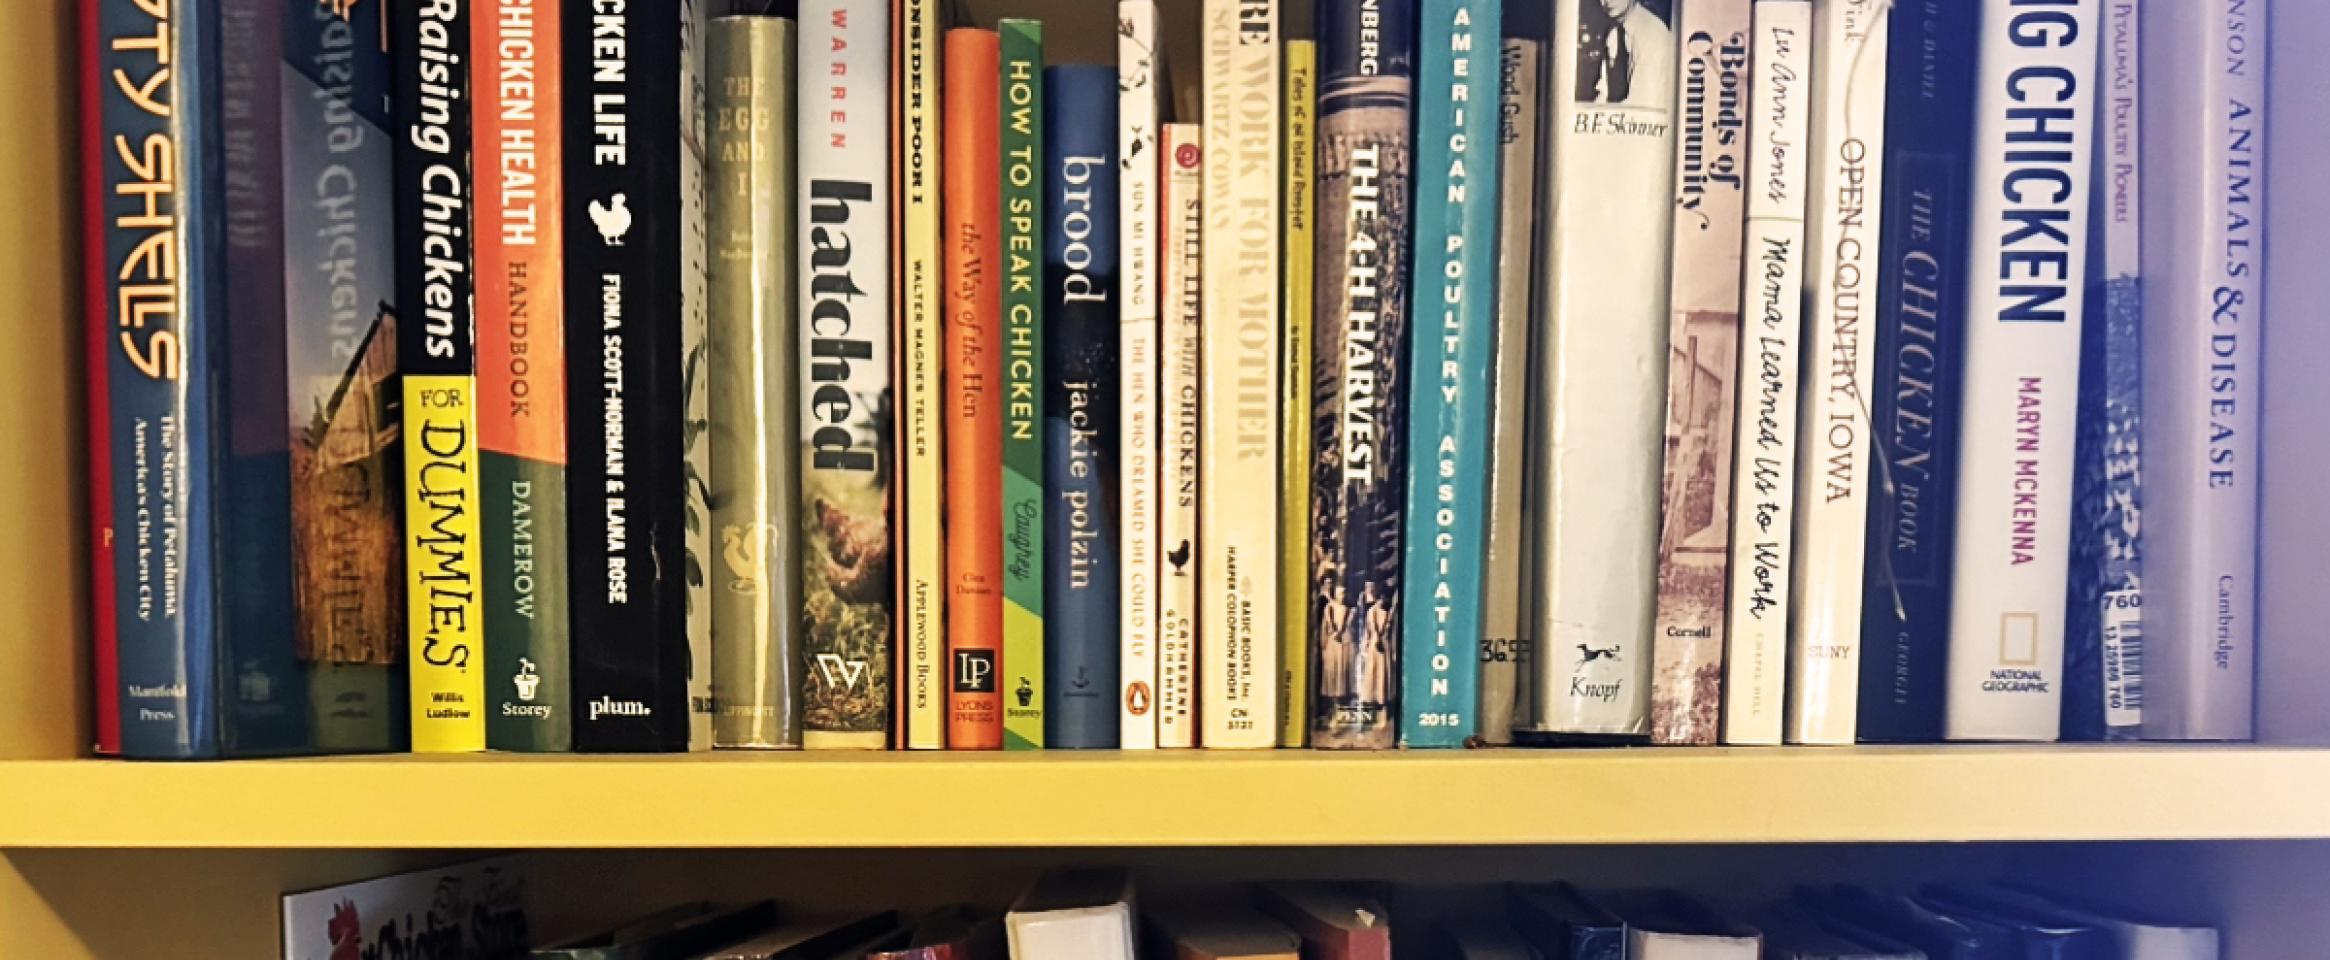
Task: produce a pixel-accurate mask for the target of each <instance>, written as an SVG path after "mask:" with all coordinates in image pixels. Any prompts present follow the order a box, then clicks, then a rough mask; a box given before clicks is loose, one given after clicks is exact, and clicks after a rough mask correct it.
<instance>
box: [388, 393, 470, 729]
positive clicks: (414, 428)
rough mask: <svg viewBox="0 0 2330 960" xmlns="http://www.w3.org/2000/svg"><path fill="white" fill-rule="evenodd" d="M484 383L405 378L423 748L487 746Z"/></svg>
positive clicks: (412, 632) (410, 563)
mask: <svg viewBox="0 0 2330 960" xmlns="http://www.w3.org/2000/svg"><path fill="white" fill-rule="evenodd" d="M476 390H477V378H476V377H474V376H472V375H469V374H438V375H424V374H406V375H405V376H404V411H405V413H404V457H405V571H406V572H405V577H406V580H405V596H406V601H405V602H406V605H407V606H406V612H407V617H406V620H405V622H406V624H407V626H406V628H405V629H406V636H407V637H408V638H409V642H410V644H411V651H410V653H411V661H412V725H413V750H414V751H415V752H418V753H463V752H471V751H478V750H484V749H485V712H484V705H485V669H484V666H485V664H484V656H485V634H484V631H483V630H481V629H480V625H481V624H482V622H483V617H484V616H485V608H484V607H483V605H481V604H480V603H479V602H478V586H479V584H478V560H479V557H478V523H477V499H478V487H477V469H478V464H477V414H476V411H475V409H474V408H473V407H472V405H471V401H472V400H473V399H474V397H475V394H476Z"/></svg>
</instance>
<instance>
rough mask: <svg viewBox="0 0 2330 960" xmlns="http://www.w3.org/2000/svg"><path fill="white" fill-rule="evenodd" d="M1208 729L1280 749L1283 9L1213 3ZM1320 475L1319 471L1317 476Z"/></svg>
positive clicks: (1204, 562)
mask: <svg viewBox="0 0 2330 960" xmlns="http://www.w3.org/2000/svg"><path fill="white" fill-rule="evenodd" d="M1200 16H1201V17H1202V18H1203V19H1202V27H1201V30H1202V32H1203V37H1202V44H1203V48H1204V58H1205V59H1204V91H1203V95H1202V98H1201V99H1202V102H1203V112H1204V116H1205V142H1206V145H1207V146H1206V149H1207V150H1208V151H1209V158H1208V162H1207V163H1206V165H1205V188H1204V196H1203V199H1202V203H1203V205H1204V209H1205V217H1206V225H1205V226H1206V229H1205V233H1206V236H1207V238H1208V240H1207V242H1206V245H1205V264H1204V268H1203V269H1204V272H1205V277H1206V283H1205V285H1204V291H1203V296H1204V298H1205V300H1204V308H1203V309H1204V317H1205V321H1204V322H1205V326H1206V332H1205V336H1204V337H1203V338H1202V340H1201V343H1202V345H1203V350H1204V354H1203V357H1202V358H1201V361H1202V362H1201V363H1200V365H1199V377H1200V381H1199V383H1200V387H1199V396H1200V401H1199V414H1198V415H1199V436H1198V443H1199V453H1198V469H1199V475H1200V480H1199V496H1198V499H1199V503H1200V504H1201V509H1200V511H1199V525H1200V530H1199V532H1198V538H1197V539H1198V576H1199V592H1198V603H1199V607H1200V609H1201V610H1202V611H1204V612H1202V613H1200V614H1199V615H1198V617H1197V624H1198V630H1199V631H1200V636H1199V641H1198V653H1199V656H1200V658H1201V667H1200V671H1199V673H1200V677H1201V680H1200V683H1201V686H1202V690H1203V696H1202V697H1201V702H1200V706H1199V708H1198V717H1199V719H1200V720H1201V721H1203V723H1204V724H1205V735H1204V737H1203V742H1204V744H1205V745H1206V746H1208V747H1216V748H1240V749H1255V748H1267V747H1274V746H1277V745H1278V724H1277V718H1278V705H1277V701H1278V656H1279V642H1278V593H1279V590H1280V588H1281V586H1282V585H1281V584H1280V583H1279V582H1278V564H1279V559H1278V523H1277V519H1278V516H1277V509H1278V465H1279V457H1278V398H1279V392H1278V376H1279V370H1280V363H1279V356H1278V355H1279V351H1280V347H1281V344H1280V342H1279V302H1278V285H1279V283H1280V282H1281V281H1282V279H1283V274H1282V273H1281V256H1282V248H1281V246H1280V238H1279V235H1278V231H1277V230H1274V229H1253V226H1254V225H1256V224H1266V225H1271V226H1275V225H1277V224H1278V221H1279V216H1280V207H1279V203H1280V197H1279V193H1280V178H1279V175H1278V164H1279V163H1280V157H1279V148H1280V142H1279V141H1281V140H1282V139H1284V136H1285V130H1284V127H1283V126H1282V124H1281V120H1280V110H1281V109H1282V104H1281V103H1280V100H1281V98H1282V97H1283V95H1284V89H1283V88H1282V87H1281V86H1280V83H1279V73H1278V70H1279V58H1280V43H1279V4H1278V0H1205V4H1204V7H1203V9H1202V11H1201V13H1200ZM1314 469H1315V468H1314Z"/></svg>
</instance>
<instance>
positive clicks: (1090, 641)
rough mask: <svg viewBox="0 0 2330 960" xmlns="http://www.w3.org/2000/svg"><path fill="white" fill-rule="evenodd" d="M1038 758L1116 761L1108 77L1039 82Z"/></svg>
mask: <svg viewBox="0 0 2330 960" xmlns="http://www.w3.org/2000/svg"><path fill="white" fill-rule="evenodd" d="M1044 85H1045V87H1046V88H1047V90H1046V95H1045V98H1044V204H1045V237H1044V324H1045V327H1046V329H1045V332H1044V334H1045V335H1044V390H1045V394H1046V395H1045V398H1044V454H1045V456H1044V461H1045V467H1046V470H1047V476H1046V478H1045V484H1044V485H1045V487H1046V492H1047V493H1049V494H1050V495H1051V498H1052V499H1051V503H1050V505H1049V508H1048V509H1047V510H1045V517H1044V519H1045V528H1044V537H1045V543H1044V555H1045V557H1046V558H1047V560H1048V561H1049V563H1048V564H1047V565H1046V567H1045V571H1044V572H1045V577H1046V582H1045V584H1044V622H1045V623H1046V624H1047V625H1048V626H1049V627H1050V629H1049V631H1048V634H1047V636H1046V637H1045V643H1044V674H1045V676H1046V677H1047V678H1048V679H1049V682H1048V683H1046V684H1045V686H1044V696H1045V702H1044V745H1045V746H1046V747H1052V748H1061V747H1066V748H1071V749H1086V750H1093V749H1103V750H1105V749H1115V748H1116V747H1117V745H1118V744H1119V742H1120V739H1119V735H1120V728H1119V724H1118V720H1119V717H1120V711H1119V709H1118V707H1117V694H1118V692H1119V690H1120V687H1119V684H1118V673H1117V668H1118V662H1117V657H1118V652H1119V651H1118V646H1117V637H1116V631H1117V629H1118V627H1119V625H1120V623H1121V621H1120V619H1119V613H1118V606H1117V604H1118V599H1119V598H1118V589H1119V587H1120V586H1121V584H1120V582H1119V580H1118V572H1117V563H1118V556H1117V548H1118V543H1119V541H1118V532H1119V531H1118V528H1117V518H1118V510H1117V507H1118V500H1117V494H1118V490H1119V487H1118V479H1119V478H1118V474H1117V470H1118V468H1119V466H1120V465H1121V461H1120V460H1119V458H1118V456H1117V441H1118V440H1119V439H1120V437H1119V436H1118V435H1117V416H1116V407H1117V395H1116V394H1117V391H1116V383H1117V380H1116V365H1117V356H1116V352H1117V337H1116V334H1117V328H1118V314H1117V276H1116V270H1117V261H1118V257H1117V243H1118V239H1119V238H1118V236H1117V223H1116V220H1117V216H1118V207H1117V183H1116V178H1117V162H1116V130H1117V126H1116V104H1117V101H1116V68H1115V67H1109V66H1093V65H1089V64H1086V65H1076V66H1065V67H1050V68H1047V69H1046V70H1045V71H1044Z"/></svg>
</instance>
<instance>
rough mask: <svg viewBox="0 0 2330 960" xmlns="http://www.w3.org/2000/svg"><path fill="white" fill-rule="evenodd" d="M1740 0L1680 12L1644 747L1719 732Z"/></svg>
mask: <svg viewBox="0 0 2330 960" xmlns="http://www.w3.org/2000/svg"><path fill="white" fill-rule="evenodd" d="M1753 12H1754V4H1753V2H1752V0H1717V2H1705V0H1702V2H1699V3H1694V4H1691V5H1689V6H1687V7H1685V8H1683V12H1682V19H1681V22H1680V23H1679V24H1678V32H1679V33H1680V35H1681V37H1682V50H1681V56H1682V58H1683V63H1682V67H1681V71H1682V72H1681V75H1680V77H1679V78H1678V82H1679V83H1680V84H1681V86H1682V91H1681V98H1682V116H1681V118H1680V122H1679V129H1678V135H1679V136H1680V137H1681V140H1682V148H1681V149H1679V150H1676V151H1675V202H1674V215H1675V226H1674V231H1675V247H1674V259H1673V264H1674V269H1673V279H1672V280H1671V281H1670V284H1671V285H1670V286H1669V288H1668V291H1669V292H1668V320H1667V358H1666V359H1667V367H1666V370H1667V418H1666V446H1665V451H1666V470H1665V473H1664V479H1663V480H1662V481H1661V482H1662V484H1663V486H1662V488H1661V491H1660V499H1659V539H1658V600H1657V609H1656V613H1655V616H1654V619H1653V620H1652V628H1653V629H1652V632H1651V655H1652V657H1653V658H1654V659H1653V664H1652V667H1651V678H1650V739H1651V742H1652V743H1670V744H1711V743H1714V742H1715V740H1716V737H1717V735H1718V734H1719V733H1720V732H1721V730H1720V728H1721V726H1722V724H1721V722H1720V720H1721V715H1722V706H1723V638H1724V633H1723V628H1724V619H1723V618H1724V588H1725V587H1726V586H1728V583H1727V582H1726V581H1727V580H1728V579H1729V577H1730V572H1731V445H1732V440H1733V436H1732V412H1733V410H1734V409H1735V408H1734V405H1733V404H1734V400H1735V396H1734V392H1733V391H1734V387H1735V382H1736V381H1735V379H1734V378H1735V377H1736V376H1737V375H1738V364H1737V359H1736V358H1737V355H1738V353H1739V330H1740V326H1739V312H1740V296H1741V294H1740V290H1741V288H1740V283H1739V278H1740V249H1741V246H1740V244H1741V240H1742V230H1743V228H1744V227H1745V226H1746V218H1747V206H1746V205H1747V197H1746V193H1747V181H1748V177H1747V173H1748V172H1749V171H1750V170H1752V168H1753V163H1752V162H1751V157H1750V155H1749V154H1748V117H1749V113H1748V99H1749V97H1751V96H1752V95H1753V90H1754V83H1753V81H1752V79H1751V77H1750V74H1749V60H1748V54H1749V52H1750V50H1751V48H1752V46H1753V44H1754V41H1753V39H1752V31H1750V29H1749V26H1748V24H1749V16H1750V14H1751V13H1753Z"/></svg>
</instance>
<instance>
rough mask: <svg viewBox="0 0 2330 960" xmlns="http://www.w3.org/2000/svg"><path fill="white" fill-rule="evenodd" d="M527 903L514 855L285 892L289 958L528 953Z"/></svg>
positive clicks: (485, 958)
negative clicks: (332, 885)
mask: <svg viewBox="0 0 2330 960" xmlns="http://www.w3.org/2000/svg"><path fill="white" fill-rule="evenodd" d="M528 907H529V904H528V902H527V897H526V874H525V871H524V870H522V869H520V867H519V864H518V860H517V858H515V857H499V858H495V859H490V860H479V861H476V862H474V863H467V864H462V865H460V866H453V867H446V868H444V869H442V870H420V871H416V872H413V873H403V874H398V875H396V876H393V877H381V878H379V879H376V880H365V881H361V882H358V883H345V884H341V885H339V886H336V887H323V888H320V889H316V890H309V891H306V892H303V893H294V894H286V895H285V896H284V898H283V960H342V958H346V957H418V956H423V955H427V956H432V957H453V958H461V960H499V958H504V957H523V956H525V955H526V951H527V948H528V947H529V946H530V945H531V944H532V943H533V925H532V923H531V922H530V921H529V919H528V917H529V914H528ZM424 944H426V945H427V946H426V947H425V948H424V946H423V945H424Z"/></svg>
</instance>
